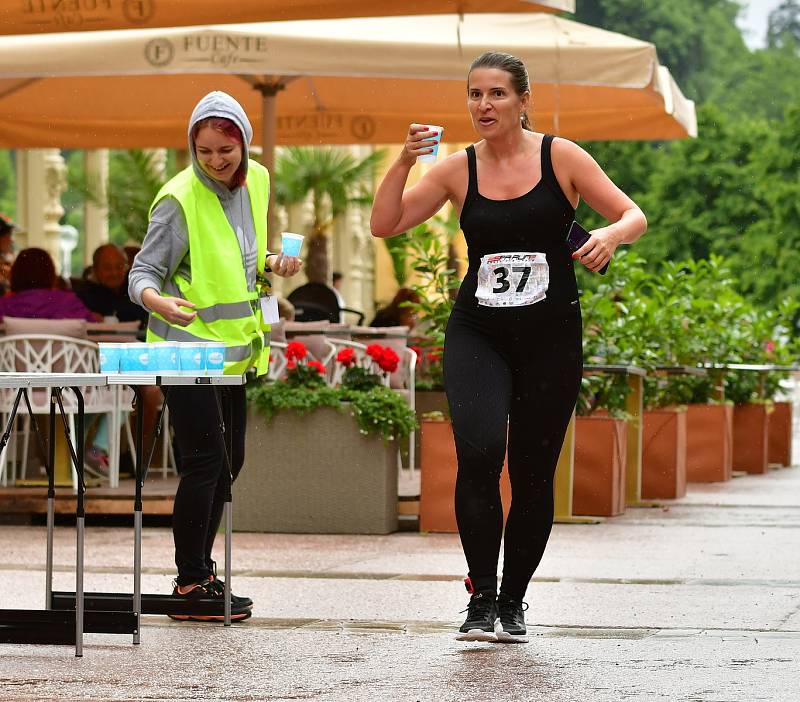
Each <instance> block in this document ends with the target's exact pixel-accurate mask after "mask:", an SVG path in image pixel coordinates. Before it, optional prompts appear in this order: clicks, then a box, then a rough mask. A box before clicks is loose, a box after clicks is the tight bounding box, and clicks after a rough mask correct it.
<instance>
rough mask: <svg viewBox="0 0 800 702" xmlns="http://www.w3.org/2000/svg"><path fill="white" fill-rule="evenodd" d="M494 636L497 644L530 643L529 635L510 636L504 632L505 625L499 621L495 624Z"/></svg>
mask: <svg viewBox="0 0 800 702" xmlns="http://www.w3.org/2000/svg"><path fill="white" fill-rule="evenodd" d="M484 633H486V632H484ZM494 636H495V641H497V643H528V635H527V634H509V633H508V632H506V631H503V625H502V624H501V623H500V620H499V619H498V620H497V621H496V622H495V623H494Z"/></svg>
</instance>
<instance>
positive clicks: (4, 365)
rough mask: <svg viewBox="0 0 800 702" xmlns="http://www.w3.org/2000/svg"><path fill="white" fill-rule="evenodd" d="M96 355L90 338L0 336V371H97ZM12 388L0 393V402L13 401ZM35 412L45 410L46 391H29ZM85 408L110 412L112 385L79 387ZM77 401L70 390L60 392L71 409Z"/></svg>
mask: <svg viewBox="0 0 800 702" xmlns="http://www.w3.org/2000/svg"><path fill="white" fill-rule="evenodd" d="M99 365H100V359H99V353H98V346H97V344H95V343H94V342H93V341H88V340H86V339H76V338H73V337H68V336H60V335H54V334H17V335H10V336H5V337H2V338H0V371H4V372H12V373H97V372H98V370H99ZM15 394H16V391H14V390H4V391H3V392H2V394H0V404H1V405H2V406H3V407H8V406H9V405H10V403H11V402H13V398H14V395H15ZM29 397H30V400H31V405H32V408H33V410H34V412H36V413H45V412H49V392H47V391H42V392H32V393H29ZM83 400H84V409H85V410H86V412H111V411H113V409H114V406H115V402H114V388H113V387H86V388H84V389H83ZM76 408H77V402H76V400H75V399H74V397H73V396H72V394H71V393H68V394H65V395H64V409H65V410H66V411H68V412H74V411H75V410H76Z"/></svg>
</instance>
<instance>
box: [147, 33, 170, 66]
mask: <svg viewBox="0 0 800 702" xmlns="http://www.w3.org/2000/svg"><path fill="white" fill-rule="evenodd" d="M144 56H145V58H146V59H147V62H148V63H149V64H150V65H151V66H156V67H157V68H160V67H161V66H166V65H168V64H170V63H171V62H172V59H173V58H174V57H175V47H174V46H172V42H170V41H169V39H151V40H150V41H148V42H147V44H145V46H144Z"/></svg>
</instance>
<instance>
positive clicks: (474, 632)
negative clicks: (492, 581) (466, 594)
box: [456, 590, 497, 641]
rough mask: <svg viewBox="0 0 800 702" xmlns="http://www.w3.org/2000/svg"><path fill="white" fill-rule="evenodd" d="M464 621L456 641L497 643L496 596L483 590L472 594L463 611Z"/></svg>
mask: <svg viewBox="0 0 800 702" xmlns="http://www.w3.org/2000/svg"><path fill="white" fill-rule="evenodd" d="M462 611H464V612H466V613H467V619H466V621H465V622H464V623H463V624H462V625H461V628H460V629H459V630H458V631H459V633H458V636H456V640H457V641H497V637H496V636H495V633H494V631H495V621H496V620H497V595H496V594H495V593H494V592H492V591H490V590H485V591H482V592H475V593H473V595H472V597H470V598H469V604H468V605H467V608H466V609H465V610H462Z"/></svg>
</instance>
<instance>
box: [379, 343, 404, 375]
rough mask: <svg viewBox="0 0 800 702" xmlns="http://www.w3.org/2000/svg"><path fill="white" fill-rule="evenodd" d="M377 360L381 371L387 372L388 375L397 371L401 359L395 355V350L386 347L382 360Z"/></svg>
mask: <svg viewBox="0 0 800 702" xmlns="http://www.w3.org/2000/svg"><path fill="white" fill-rule="evenodd" d="M375 360H376V361H377V363H378V365H379V366H380V368H381V370H383V371H386V372H387V373H394V372H395V371H396V370H397V364H398V363H399V362H400V357H399V356H398V355H397V354H396V353H395V351H394V349H390V348H389V347H385V348H384V349H383V352H382V353H381V356H380V358H377V359H375Z"/></svg>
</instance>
